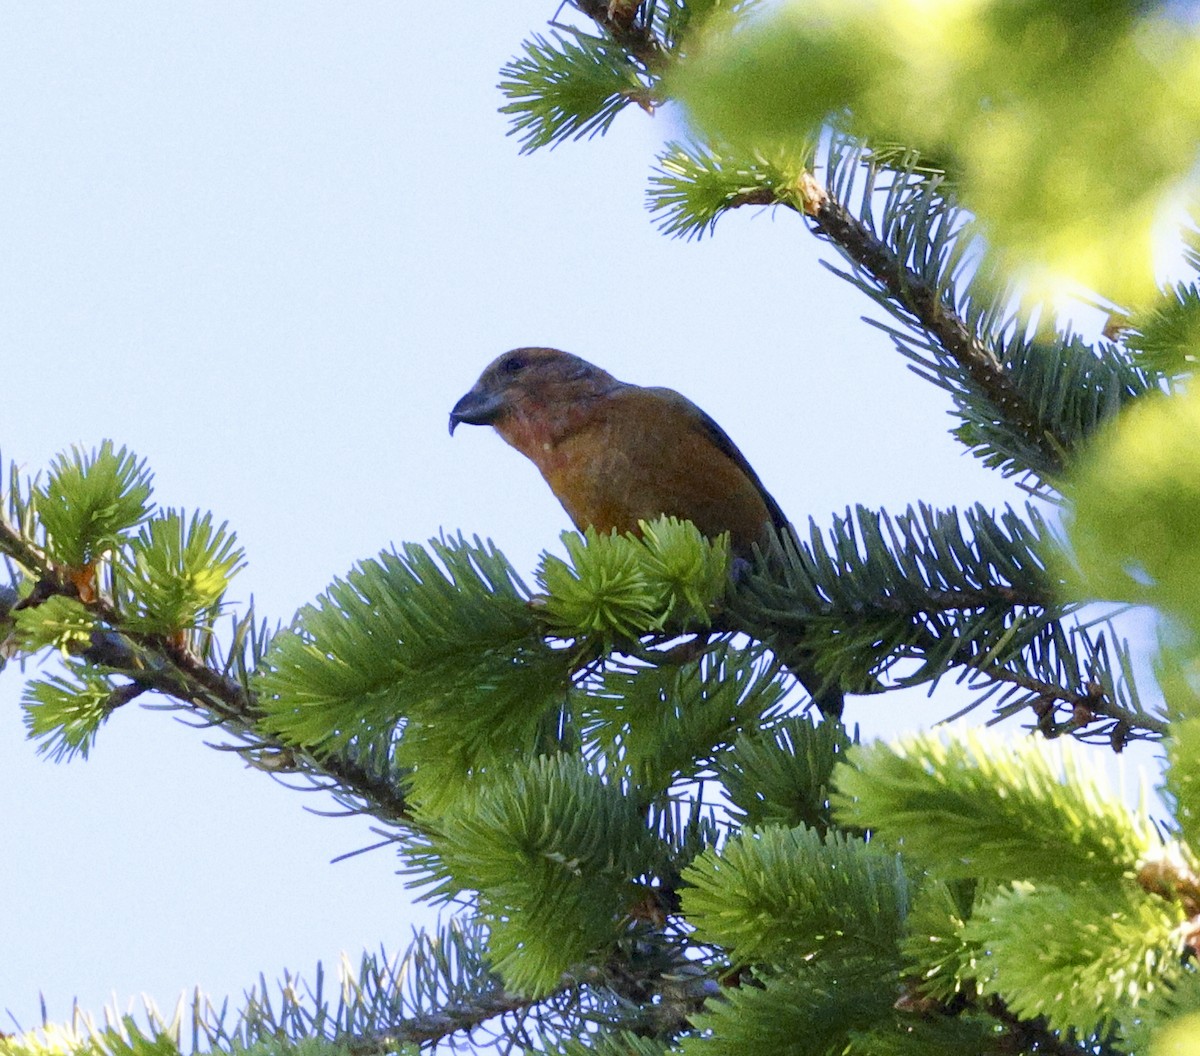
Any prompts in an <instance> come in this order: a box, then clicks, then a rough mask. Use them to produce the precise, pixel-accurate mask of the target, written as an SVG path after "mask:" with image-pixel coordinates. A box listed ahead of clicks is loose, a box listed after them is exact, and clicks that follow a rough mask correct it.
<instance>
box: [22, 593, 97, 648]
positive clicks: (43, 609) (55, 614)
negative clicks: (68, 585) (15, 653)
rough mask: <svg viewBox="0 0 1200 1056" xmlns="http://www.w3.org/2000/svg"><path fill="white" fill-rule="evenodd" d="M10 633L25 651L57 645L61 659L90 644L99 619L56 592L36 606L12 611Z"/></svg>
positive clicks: (76, 602) (73, 600) (74, 601)
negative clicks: (11, 628)
mask: <svg viewBox="0 0 1200 1056" xmlns="http://www.w3.org/2000/svg"><path fill="white" fill-rule="evenodd" d="M12 619H13V633H14V636H15V637H16V640H17V641H18V642H19V644H20V648H21V649H22V650H24V651H25V652H29V653H36V652H38V651H39V650H41V649H57V650H58V652H59V653H61V654H62V656H63V657H64V659H65V658H66V657H68V656H70V655H71V654H73V653H81V652H83V650H84V649H86V648H87V647H88V646H89V645H90V644H91V639H92V632H93V631H94V630H96V629H97V628H98V627H99V621H98V620H97V619H96V617H95V616H94V615H92V614H91V613H90V612H88V610H87V609H86V608H84V607H83V605H81V604H80V603H79V602H78V601H76V600H75V599H74V598H68V597H65V596H64V595H61V594H59V595H56V596H55V597H53V598H47V599H46V601H45V602H44V603H43V604H41V605H39V606H37V608H29V609H19V610H17V611H16V612H14V613H13V617H12Z"/></svg>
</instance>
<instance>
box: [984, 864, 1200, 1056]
mask: <svg viewBox="0 0 1200 1056" xmlns="http://www.w3.org/2000/svg"><path fill="white" fill-rule="evenodd" d="M1182 920H1183V914H1182V912H1181V910H1180V907H1179V906H1178V904H1174V903H1170V902H1166V901H1164V900H1162V899H1160V898H1155V897H1153V896H1151V895H1148V894H1146V892H1144V891H1142V890H1140V889H1139V888H1136V887H1135V886H1134V885H1133V884H1122V885H1119V886H1118V887H1116V888H1112V887H1109V886H1108V885H1105V884H1102V883H1096V884H1093V883H1089V882H1087V881H1086V880H1085V881H1083V882H1077V883H1075V884H1074V885H1072V887H1071V889H1070V890H1066V889H1060V888H1057V887H1054V886H1041V885H1033V884H1023V883H1018V884H1014V885H1013V886H1012V887H1007V888H1003V889H1001V890H999V891H997V892H996V893H995V894H994V895H993V896H992V897H991V898H989V899H987V900H985V901H984V902H983V903H982V904H981V905H980V906H978V907H977V908H976V909H975V912H974V914H973V915H972V918H971V921H970V922H969V923H968V924H967V925H966V928H965V930H964V937H965V939H966V940H967V941H968V942H973V943H975V944H976V945H977V946H979V947H980V948H981V949H982V950H986V954H987V956H986V958H981V968H982V974H981V983H982V987H983V990H984V992H985V993H993V994H996V995H998V996H999V997H1001V998H1003V1000H1004V1001H1005V1002H1006V1003H1007V1004H1008V1006H1009V1007H1010V1008H1011V1009H1012V1010H1013V1011H1014V1012H1016V1013H1017V1014H1018V1015H1020V1016H1023V1017H1028V1018H1034V1017H1036V1016H1046V1017H1047V1019H1048V1020H1049V1022H1050V1025H1051V1026H1052V1027H1053V1028H1054V1029H1055V1030H1064V1031H1067V1030H1076V1031H1078V1032H1080V1033H1083V1034H1090V1033H1103V1032H1104V1031H1105V1030H1107V1029H1109V1028H1110V1027H1111V1026H1112V1025H1113V1023H1114V1022H1116V1021H1118V1020H1119V1019H1120V1020H1124V1019H1130V1020H1132V1019H1133V1016H1132V1015H1130V1013H1131V1012H1132V1010H1134V1009H1135V1008H1136V1007H1137V1006H1138V1005H1139V1004H1141V1003H1143V1002H1145V1001H1146V1000H1147V999H1148V998H1149V997H1150V996H1151V995H1153V994H1155V993H1157V992H1158V991H1160V990H1163V989H1165V988H1169V987H1170V986H1172V985H1173V983H1174V981H1175V980H1176V979H1177V978H1178V977H1179V976H1180V975H1181V974H1182V965H1181V956H1182V953H1183V950H1182V943H1181V942H1180V939H1179V936H1178V932H1177V929H1178V926H1179V924H1180V923H1181V922H1182Z"/></svg>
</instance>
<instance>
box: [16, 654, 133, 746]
mask: <svg viewBox="0 0 1200 1056" xmlns="http://www.w3.org/2000/svg"><path fill="white" fill-rule="evenodd" d="M66 667H67V672H68V675H69V676H70V677H63V676H62V675H56V674H51V675H45V676H43V677H42V678H39V679H36V680H34V681H32V682H30V683H29V684H28V685H27V686H26V687H25V692H24V693H23V694H22V696H21V707H22V708H23V709H24V711H25V716H24V717H25V729H26V730H27V731H28V733H29V736H30V737H31V738H33V739H34V740H36V741H38V742H39V743H38V752H39V753H40V754H42V755H44V756H46V757H47V758H49V759H52V760H53V761H54V762H56V763H57V762H62V761H63V760H66V759H72V758H74V757H75V756H76V755H78V756H80V757H81V758H83V759H86V758H87V756H88V752H89V751H90V749H91V747H92V745H93V744H94V743H95V741H96V736H97V734H98V733H99V732H100V727H101V726H103V725H104V722H105V720H106V719H107V718H108V717H109V715H111V714H112V712H113V709H114V706H115V704H114V700H113V690H114V686H113V684H112V682H111V681H110V680H109V679H108V678H107V677H105V676H104V675H103V674H101V673H100V672H98V671H97V670H96V669H95V668H94V667H91V666H89V665H87V664H82V663H78V662H70V663H68V664H67V665H66Z"/></svg>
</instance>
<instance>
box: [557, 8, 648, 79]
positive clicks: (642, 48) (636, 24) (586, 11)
mask: <svg viewBox="0 0 1200 1056" xmlns="http://www.w3.org/2000/svg"><path fill="white" fill-rule="evenodd" d="M572 6H573V7H574V8H575V9H576V10H578V11H579V13H580V14H582V15H586V16H587V17H588V18H590V19H591V20H592V21H593V22H595V23H596V25H598V26H599V27H600V28H601V29H603V30H604V31H605V32H606V33H607V34H608V35H609V36H610V37H612V39H613V41H614V42H615V43H617V44H619V45H620V46H621V47H623V48H624V49H625V50H626V51H627V52H628V53H629V54H630V55H632V56H633V57H634V58H635V59H637V60H638V62H640V63H641V64H642V65H643V66H644V67H645V68H646V70H647V72H654V73H659V72H662V70H663V69H665V67H666V64H667V61H668V58H669V53H668V52H667V50H666V48H665V47H664V46H663V42H662V41H661V40H660V39H659V38H658V36H657V34H656V33H655V32H654V30H653V28H652V26H651V24H650V23H649V21H648V20H647V19H645V18H644V17H642V15H643V11H644V7H645V5H644V4H642V3H639V2H630V0H624V2H621V0H572Z"/></svg>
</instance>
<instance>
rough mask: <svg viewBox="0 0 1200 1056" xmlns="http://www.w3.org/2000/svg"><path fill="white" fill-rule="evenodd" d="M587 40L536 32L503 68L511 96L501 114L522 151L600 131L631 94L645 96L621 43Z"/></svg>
mask: <svg viewBox="0 0 1200 1056" xmlns="http://www.w3.org/2000/svg"><path fill="white" fill-rule="evenodd" d="M587 43H588V44H589V45H590V46H587V47H585V46H581V44H580V43H577V42H576V41H574V40H572V39H571V38H570V37H568V36H566V35H564V34H562V33H556V34H554V36H553V38H552V39H550V40H547V39H546V38H545V37H542V36H536V35H535V36H533V37H532V38H530V39H529V40H528V41H526V42H525V54H524V55H523V56H521V57H519V58H516V59H513V60H512V61H511V62H510V63H509V64H508V65H507V66H505V67H504V69H503V70H502V71H501V76H502V77H503V78H504V79H503V80H502V81H501V82H500V90H501V91H503V92H504V93H505V94H506V95H507V96H508V97H509V98H510V99H511V100H512V102H510V103H508V104H506V105H505V106H503V107H501V113H505V114H512V115H513V121H512V127H511V128H510V129H509V135H516V136H518V137H519V138H520V140H521V150H522V151H523V152H526V153H528V152H529V151H533V150H537V149H538V148H539V147H552V146H554V145H556V144H558V143H561V142H563V141H564V140H568V139H582V138H584V137H588V136H596V135H601V134H603V133H604V132H606V131H607V130H608V127H609V125H611V124H612V123H613V120H614V119H615V118H616V116H617V114H619V113H620V112H621V111H622V110H623V109H624V108H625V105H626V104H627V103H628V102H629V101H630V100H631V99H638V98H642V99H645V98H646V85H645V83H644V81H643V80H642V77H641V74H640V71H639V68H638V66H637V64H636V63H635V62H633V61H632V60H631V59H630V57H629V56H628V54H627V53H626V52H625V50H624V49H623V48H620V47H615V46H611V45H609V44H607V43H606V42H605V41H603V40H601V39H598V38H595V37H588V38H587ZM550 57H553V58H554V59H555V60H556V61H555V62H554V63H553V64H550V63H548V62H547V61H546V60H547V59H548V58H550ZM533 101H536V102H537V104H538V105H537V106H531V105H530V104H531V102H533Z"/></svg>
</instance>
